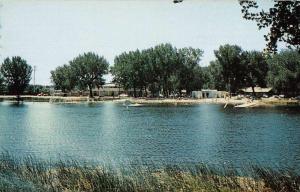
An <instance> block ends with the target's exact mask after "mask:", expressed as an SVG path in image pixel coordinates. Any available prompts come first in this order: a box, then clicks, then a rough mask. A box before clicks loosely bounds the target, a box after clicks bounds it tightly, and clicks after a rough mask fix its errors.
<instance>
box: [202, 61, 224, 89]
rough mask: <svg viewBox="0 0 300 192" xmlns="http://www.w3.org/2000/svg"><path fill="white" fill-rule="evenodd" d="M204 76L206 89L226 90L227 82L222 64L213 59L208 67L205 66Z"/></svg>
mask: <svg viewBox="0 0 300 192" xmlns="http://www.w3.org/2000/svg"><path fill="white" fill-rule="evenodd" d="M203 76H204V77H203V78H204V85H203V87H204V88H206V89H217V90H225V88H226V83H225V81H224V78H223V75H222V66H221V65H220V63H219V62H218V61H217V60H216V61H211V62H210V64H209V65H208V66H207V67H203Z"/></svg>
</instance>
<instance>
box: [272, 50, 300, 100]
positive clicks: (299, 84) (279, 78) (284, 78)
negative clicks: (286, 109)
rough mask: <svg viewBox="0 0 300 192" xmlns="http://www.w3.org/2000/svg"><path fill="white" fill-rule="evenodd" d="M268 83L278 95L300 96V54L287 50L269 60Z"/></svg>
mask: <svg viewBox="0 0 300 192" xmlns="http://www.w3.org/2000/svg"><path fill="white" fill-rule="evenodd" d="M267 62H268V65H269V72H268V83H269V85H270V86H272V87H273V89H274V90H275V91H276V92H277V93H283V94H285V95H287V96H296V95H299V94H300V53H299V52H297V51H292V50H285V51H282V52H280V53H279V54H275V55H273V56H272V57H270V58H269V59H268V60H267Z"/></svg>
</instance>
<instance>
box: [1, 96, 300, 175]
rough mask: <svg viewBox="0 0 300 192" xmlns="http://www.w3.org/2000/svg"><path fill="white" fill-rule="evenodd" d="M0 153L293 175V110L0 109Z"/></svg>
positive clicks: (299, 151) (299, 142) (298, 144)
mask: <svg viewBox="0 0 300 192" xmlns="http://www.w3.org/2000/svg"><path fill="white" fill-rule="evenodd" d="M0 133H1V134H0V146H1V151H8V152H9V153H10V154H12V155H14V156H18V157H25V156H28V155H34V156H36V157H38V158H42V159H47V160H48V159H50V160H55V159H57V158H61V159H64V158H71V159H77V160H84V161H90V162H116V163H119V162H122V163H124V162H125V163H126V162H131V161H139V162H143V163H158V162H162V163H168V164H177V163H179V164H181V163H198V162H207V163H211V164H230V165H234V166H236V167H239V166H241V165H243V164H245V163H253V164H260V165H266V166H290V167H293V168H295V169H298V170H300V108H299V107H269V108H251V109H245V108H244V109H237V108H230V107H227V108H226V109H224V108H223V106H222V105H215V104H200V105H191V106H141V107H129V108H126V107H124V106H122V105H121V104H117V103H113V102H105V103H100V104H50V103H30V102H27V103H26V102H25V103H24V104H21V105H15V104H12V103H9V102H0Z"/></svg>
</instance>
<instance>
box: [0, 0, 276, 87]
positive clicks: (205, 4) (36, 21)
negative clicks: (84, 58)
mask: <svg viewBox="0 0 300 192" xmlns="http://www.w3.org/2000/svg"><path fill="white" fill-rule="evenodd" d="M0 2H1V4H2V6H1V9H0V16H1V18H0V19H1V20H0V22H1V29H0V30H1V39H0V45H1V48H0V50H1V51H0V59H1V62H2V61H3V59H4V58H5V57H7V56H15V55H19V56H21V57H23V58H24V59H26V60H27V61H28V63H29V64H30V65H32V66H33V65H36V66H37V73H36V82H37V83H38V84H50V83H51V82H50V71H51V70H53V69H55V68H56V67H57V66H59V65H63V64H65V63H68V61H70V60H71V59H72V58H74V57H76V56H77V55H78V54H80V53H83V52H88V51H93V52H96V53H98V54H99V55H103V56H104V57H105V58H107V60H108V61H109V62H110V64H111V65H112V64H113V60H114V57H115V56H116V55H118V54H120V53H121V52H123V51H129V50H135V49H137V48H139V49H144V48H148V47H151V46H154V45H156V44H159V43H167V42H168V43H172V44H173V45H174V46H176V47H178V48H181V47H185V46H192V47H194V48H200V49H203V50H204V57H203V60H202V61H201V62H200V65H202V66H204V65H208V64H209V61H211V60H213V59H214V53H213V50H215V49H217V48H218V47H219V46H220V45H222V44H225V43H229V44H238V45H240V46H242V48H243V49H245V50H254V49H255V50H262V49H263V48H264V46H265V41H264V38H263V34H264V32H262V31H258V29H257V26H256V24H255V23H254V22H250V21H246V20H244V19H243V18H242V15H241V8H240V6H239V4H238V1H237V0H214V1H209V0H185V1H184V2H183V3H180V4H173V3H172V0H102V1H92V0H85V1H83V0H82V1H80V0H76V1H72V0H35V1H34V0H0ZM265 3H266V2H265ZM268 3H270V1H268ZM110 79H111V77H107V80H108V81H109V80H110Z"/></svg>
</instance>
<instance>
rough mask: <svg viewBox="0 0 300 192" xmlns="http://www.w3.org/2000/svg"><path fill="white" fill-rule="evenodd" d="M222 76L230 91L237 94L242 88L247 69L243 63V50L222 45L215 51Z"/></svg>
mask: <svg viewBox="0 0 300 192" xmlns="http://www.w3.org/2000/svg"><path fill="white" fill-rule="evenodd" d="M215 56H216V58H217V61H216V62H217V63H218V64H219V65H220V67H221V68H220V74H221V76H222V78H223V80H224V82H225V84H226V88H227V90H228V91H230V92H232V93H235V92H236V91H237V90H238V89H239V88H241V87H242V84H243V79H244V74H245V67H244V66H243V65H242V63H241V59H242V49H241V47H239V46H237V45H228V44H226V45H222V46H220V47H219V49H218V50H215Z"/></svg>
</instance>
